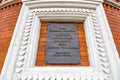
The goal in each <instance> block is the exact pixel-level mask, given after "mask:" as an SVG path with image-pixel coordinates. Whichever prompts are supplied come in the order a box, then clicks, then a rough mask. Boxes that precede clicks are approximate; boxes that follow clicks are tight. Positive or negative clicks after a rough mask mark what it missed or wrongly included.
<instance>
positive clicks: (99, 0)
mask: <svg viewBox="0 0 120 80" xmlns="http://www.w3.org/2000/svg"><path fill="white" fill-rule="evenodd" d="M21 1H22V2H29V1H93V2H101V3H102V2H103V0H21Z"/></svg>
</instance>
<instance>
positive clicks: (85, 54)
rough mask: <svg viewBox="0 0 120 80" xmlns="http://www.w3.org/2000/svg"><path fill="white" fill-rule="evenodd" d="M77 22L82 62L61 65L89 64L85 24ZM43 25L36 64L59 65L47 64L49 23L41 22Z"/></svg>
mask: <svg viewBox="0 0 120 80" xmlns="http://www.w3.org/2000/svg"><path fill="white" fill-rule="evenodd" d="M61 24H62V23H61ZM76 24H77V31H78V41H79V45H80V59H81V64H77V65H60V66H89V60H88V52H87V45H86V40H85V32H84V26H83V23H76ZM41 26H42V27H41V31H40V32H41V33H40V39H39V45H38V54H37V59H36V66H57V65H54V64H51V65H48V64H45V51H46V41H47V38H46V36H47V29H48V23H47V22H46V23H45V22H43V23H42V24H41Z"/></svg>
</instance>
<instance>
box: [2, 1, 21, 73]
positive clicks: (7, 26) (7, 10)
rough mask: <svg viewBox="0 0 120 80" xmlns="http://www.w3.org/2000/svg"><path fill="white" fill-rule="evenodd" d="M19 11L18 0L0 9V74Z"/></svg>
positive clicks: (19, 4) (19, 3)
mask: <svg viewBox="0 0 120 80" xmlns="http://www.w3.org/2000/svg"><path fill="white" fill-rule="evenodd" d="M20 9H21V2H20V1H18V0H17V1H15V2H11V3H9V4H5V5H3V6H1V7H0V72H1V69H2V66H3V64H4V60H5V57H6V54H7V51H8V47H9V44H10V41H11V37H12V34H13V31H14V27H15V25H16V21H17V19H18V15H19V12H20Z"/></svg>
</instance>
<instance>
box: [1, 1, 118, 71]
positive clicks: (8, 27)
mask: <svg viewBox="0 0 120 80" xmlns="http://www.w3.org/2000/svg"><path fill="white" fill-rule="evenodd" d="M1 1H2V0H0V2H1ZM116 1H118V2H120V0H116ZM21 5H22V3H21V2H20V0H15V1H14V2H10V3H7V4H4V5H2V6H0V72H1V69H2V66H3V63H4V60H5V57H6V53H7V50H8V47H9V44H10V40H11V37H12V34H13V31H14V27H15V25H16V21H17V19H18V15H19V12H20V9H21ZM103 6H104V9H105V12H106V16H107V19H108V22H109V25H110V28H111V31H112V34H113V38H114V41H115V44H116V47H117V50H118V52H119V56H120V7H118V6H117V5H115V4H113V3H110V2H108V1H105V2H104V3H103ZM47 25H48V23H42V28H41V36H40V41H39V47H38V54H37V59H36V66H52V65H46V64H44V60H45V45H46V34H47V27H46V26H47ZM78 26H79V28H78V36H79V42H80V45H81V47H80V51H81V53H80V58H81V60H82V63H81V65H77V66H88V65H89V60H88V53H87V46H86V42H85V33H84V32H83V31H84V29H83V24H82V23H78ZM81 31H82V32H81ZM63 66H66V65H63Z"/></svg>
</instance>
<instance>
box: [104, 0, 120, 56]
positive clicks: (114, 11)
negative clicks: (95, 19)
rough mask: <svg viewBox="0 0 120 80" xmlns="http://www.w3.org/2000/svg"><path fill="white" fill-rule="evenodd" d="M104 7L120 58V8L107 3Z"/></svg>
mask: <svg viewBox="0 0 120 80" xmlns="http://www.w3.org/2000/svg"><path fill="white" fill-rule="evenodd" d="M103 6H104V9H105V12H106V16H107V19H108V22H109V25H110V28H111V31H112V34H113V38H114V42H115V44H116V47H117V50H118V53H119V56H120V7H118V6H117V5H115V4H112V3H110V2H107V1H105V2H104V4H103Z"/></svg>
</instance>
